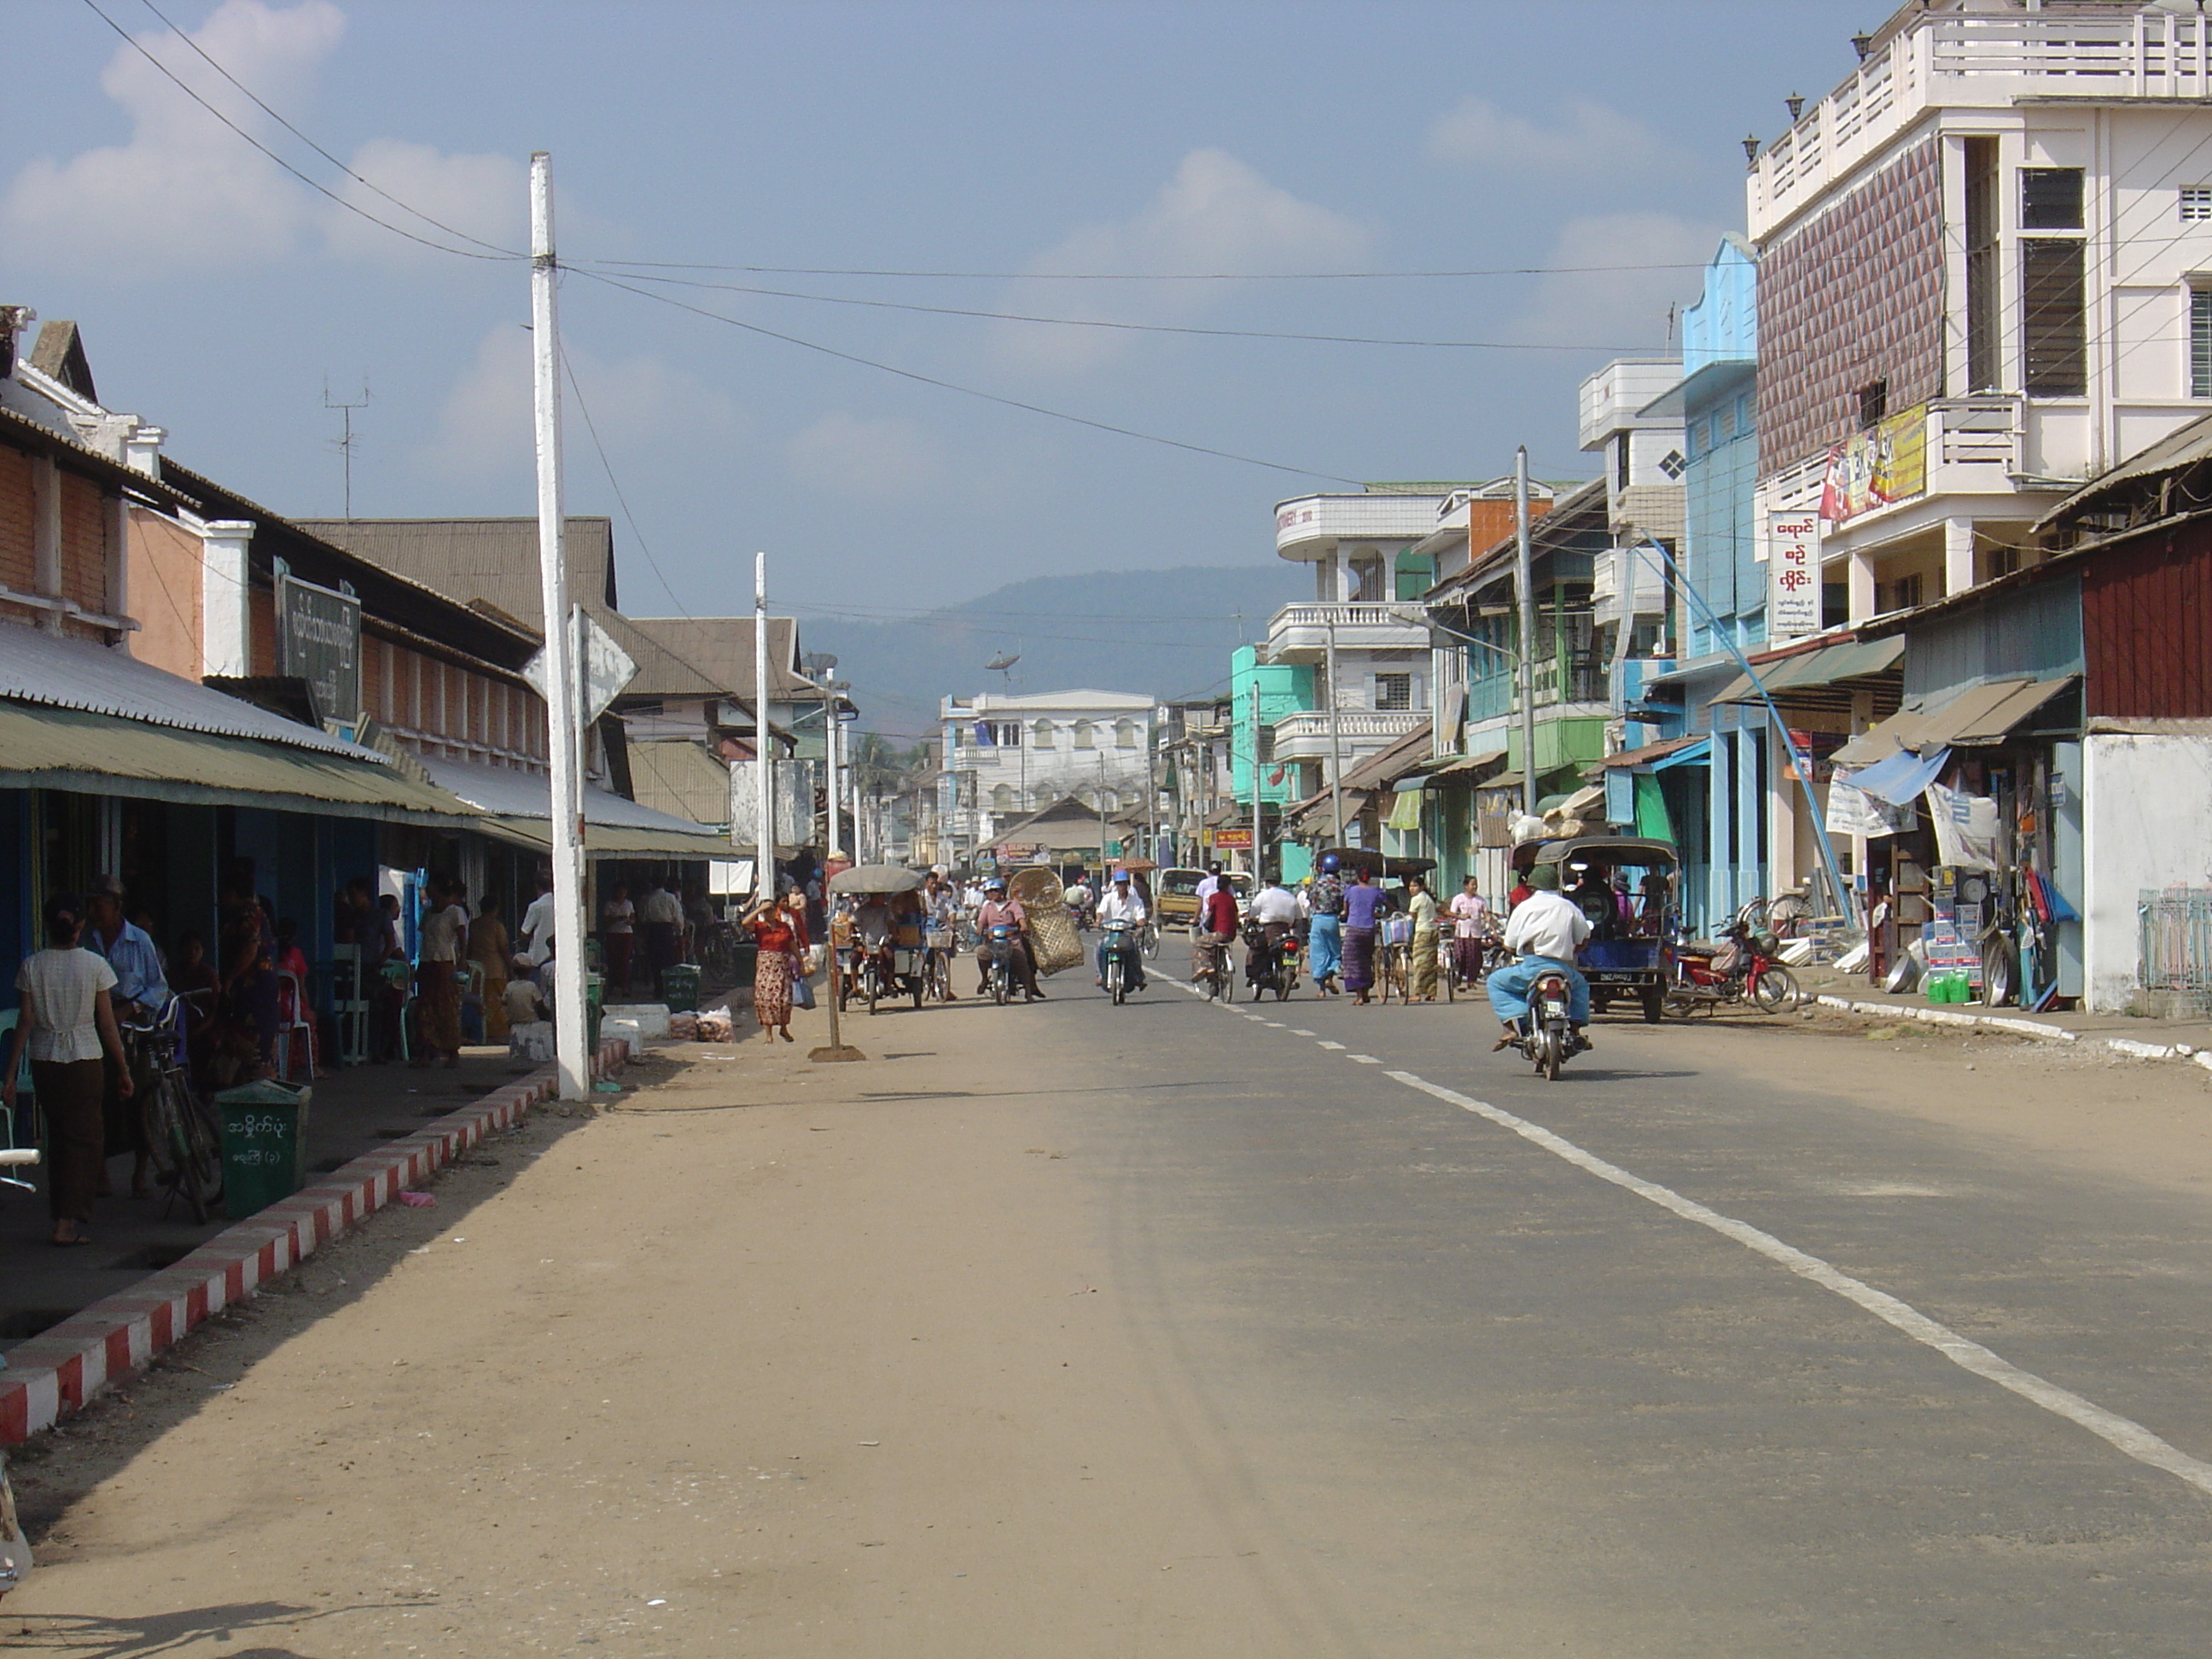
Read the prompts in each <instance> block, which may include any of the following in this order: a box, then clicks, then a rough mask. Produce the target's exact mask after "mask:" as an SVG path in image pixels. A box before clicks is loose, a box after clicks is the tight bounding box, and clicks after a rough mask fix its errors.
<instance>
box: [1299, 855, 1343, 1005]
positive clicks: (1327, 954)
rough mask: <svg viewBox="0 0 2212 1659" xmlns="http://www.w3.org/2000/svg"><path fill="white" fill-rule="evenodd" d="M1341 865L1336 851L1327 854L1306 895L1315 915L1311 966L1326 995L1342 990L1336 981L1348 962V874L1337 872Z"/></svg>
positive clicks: (1309, 936)
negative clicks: (1346, 924)
mask: <svg viewBox="0 0 2212 1659" xmlns="http://www.w3.org/2000/svg"><path fill="white" fill-rule="evenodd" d="M1341 867H1342V861H1341V860H1340V859H1338V857H1337V856H1336V854H1334V853H1329V854H1324V855H1323V857H1322V861H1321V875H1320V877H1319V878H1317V879H1316V881H1315V883H1314V884H1313V890H1312V891H1311V892H1310V893H1309V894H1308V895H1307V897H1306V908H1307V911H1308V913H1309V915H1310V916H1311V918H1312V925H1311V927H1310V929H1309V930H1308V932H1307V934H1306V958H1307V966H1308V969H1309V970H1310V972H1311V973H1312V975H1313V982H1314V989H1315V990H1316V991H1318V992H1319V993H1320V994H1322V995H1323V996H1325V997H1333V996H1338V995H1340V994H1342V993H1341V989H1340V987H1339V986H1338V984H1337V982H1336V976H1337V974H1338V972H1339V971H1340V969H1341V968H1342V965H1343V963H1344V878H1343V877H1342V876H1340V875H1339V874H1338V873H1337V872H1338V871H1339V870H1340V868H1341Z"/></svg>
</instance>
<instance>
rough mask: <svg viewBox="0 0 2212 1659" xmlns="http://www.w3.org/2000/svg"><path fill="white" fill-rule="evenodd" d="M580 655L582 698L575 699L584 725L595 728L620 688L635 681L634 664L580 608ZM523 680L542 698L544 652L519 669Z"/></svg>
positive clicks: (582, 608)
mask: <svg viewBox="0 0 2212 1659" xmlns="http://www.w3.org/2000/svg"><path fill="white" fill-rule="evenodd" d="M574 616H575V619H576V628H577V633H578V635H579V636H580V637H579V643H580V645H581V647H582V650H581V652H580V653H579V654H580V655H581V656H582V658H583V659H584V684H583V686H582V688H581V691H582V695H581V696H580V697H579V698H578V699H577V701H578V702H579V703H580V705H581V707H582V710H583V715H584V719H583V724H584V725H586V726H592V725H596V724H597V723H598V721H599V716H600V715H602V714H605V713H606V712H607V710H608V709H609V708H611V707H612V706H613V704H614V700H615V699H616V698H617V697H619V696H622V694H623V688H625V687H626V686H628V685H629V683H630V682H631V681H632V680H634V679H635V678H637V665H636V664H635V663H634V662H632V661H631V660H630V656H629V652H627V651H625V650H623V648H622V647H620V646H619V645H617V644H616V643H615V641H614V636H613V635H611V634H610V633H608V632H607V630H606V629H604V628H602V627H600V626H599V623H596V622H594V621H593V620H592V614H591V612H589V611H586V610H585V609H584V607H583V606H581V605H578V606H577V607H576V608H575V611H574ZM522 678H525V679H526V680H528V681H529V682H530V684H532V686H533V687H535V688H536V689H537V692H538V696H541V697H542V696H544V695H545V653H544V652H543V651H540V652H539V653H538V654H537V655H536V656H534V657H532V659H530V660H529V661H528V662H526V663H525V664H524V665H523V667H522Z"/></svg>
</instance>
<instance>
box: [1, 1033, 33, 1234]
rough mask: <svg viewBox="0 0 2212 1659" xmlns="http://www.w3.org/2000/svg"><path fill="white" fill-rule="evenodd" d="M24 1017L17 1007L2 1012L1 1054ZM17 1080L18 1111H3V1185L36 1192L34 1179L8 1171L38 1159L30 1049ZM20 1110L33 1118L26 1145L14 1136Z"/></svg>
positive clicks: (28, 1118)
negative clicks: (29, 1139)
mask: <svg viewBox="0 0 2212 1659" xmlns="http://www.w3.org/2000/svg"><path fill="white" fill-rule="evenodd" d="M21 1018H22V1011H21V1009H17V1008H9V1009H8V1010H6V1011H5V1012H0V1055H4V1054H6V1053H7V1052H8V1045H9V1043H11V1042H14V1041H15V1025H16V1023H17V1021H18V1020H20V1019H21ZM0 1063H4V1061H0ZM16 1082H17V1085H18V1093H17V1095H16V1097H15V1098H16V1109H15V1111H12V1112H6V1111H0V1187H18V1188H21V1189H22V1190H23V1191H25V1192H27V1193H34V1192H36V1191H38V1190H39V1189H38V1188H36V1187H35V1186H33V1184H32V1183H31V1182H27V1181H25V1180H23V1179H21V1177H20V1176H14V1175H11V1174H9V1171H10V1170H19V1169H27V1168H29V1167H30V1166H31V1165H33V1164H36V1163H37V1162H38V1161H39V1147H38V1124H37V1121H36V1112H37V1105H38V1103H37V1098H36V1097H34V1096H33V1095H31V1094H30V1093H29V1090H30V1087H31V1060H30V1051H29V1050H28V1049H26V1050H25V1051H24V1055H23V1066H22V1070H21V1072H20V1073H18V1074H17V1078H16ZM19 1113H20V1114H21V1115H22V1116H23V1117H24V1118H25V1119H27V1120H28V1121H30V1122H31V1144H30V1145H29V1146H20V1145H18V1144H17V1142H16V1139H15V1121H16V1117H17V1115H18V1114H19Z"/></svg>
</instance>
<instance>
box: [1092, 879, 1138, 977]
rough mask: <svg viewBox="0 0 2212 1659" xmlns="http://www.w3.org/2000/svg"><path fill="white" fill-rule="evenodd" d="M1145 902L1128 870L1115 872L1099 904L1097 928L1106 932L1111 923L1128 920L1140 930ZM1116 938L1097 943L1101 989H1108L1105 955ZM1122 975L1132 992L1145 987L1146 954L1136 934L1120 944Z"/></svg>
mask: <svg viewBox="0 0 2212 1659" xmlns="http://www.w3.org/2000/svg"><path fill="white" fill-rule="evenodd" d="M1145 915H1146V910H1145V901H1144V900H1143V898H1142V897H1140V896H1139V895H1138V892H1137V890H1136V888H1135V887H1134V886H1133V885H1132V884H1131V883H1130V880H1129V872H1127V870H1116V871H1115V872H1114V882H1113V884H1112V885H1111V886H1109V888H1107V890H1106V896H1105V897H1103V898H1102V899H1100V900H1099V901H1098V926H1099V927H1101V928H1102V929H1103V927H1105V926H1106V924H1107V923H1108V922H1109V921H1127V922H1130V923H1132V924H1133V925H1134V926H1136V927H1143V926H1144V925H1145ZM1113 943H1114V936H1113V935H1112V934H1110V933H1109V934H1105V935H1104V936H1103V937H1102V938H1101V939H1099V941H1098V988H1099V989H1100V990H1102V991H1103V990H1104V989H1105V988H1106V952H1107V951H1109V949H1111V948H1112V946H1113ZM1121 956H1122V961H1123V965H1122V969H1121V971H1122V974H1123V975H1124V976H1125V977H1126V978H1127V981H1128V988H1129V989H1130V990H1132V991H1141V990H1143V989H1144V988H1145V953H1144V952H1143V951H1140V950H1139V949H1138V948H1137V940H1136V936H1135V935H1134V934H1129V935H1127V936H1125V938H1124V940H1123V943H1122V945H1121Z"/></svg>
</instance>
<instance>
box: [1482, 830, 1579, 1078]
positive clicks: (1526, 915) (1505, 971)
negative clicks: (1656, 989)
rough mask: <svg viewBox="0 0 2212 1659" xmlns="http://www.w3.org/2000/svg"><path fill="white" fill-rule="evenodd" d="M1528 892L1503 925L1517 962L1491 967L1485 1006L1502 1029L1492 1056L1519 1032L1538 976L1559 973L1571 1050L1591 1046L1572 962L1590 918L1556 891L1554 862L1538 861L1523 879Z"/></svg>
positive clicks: (1510, 949) (1557, 884)
mask: <svg viewBox="0 0 2212 1659" xmlns="http://www.w3.org/2000/svg"><path fill="white" fill-rule="evenodd" d="M1524 879H1525V880H1526V881H1527V883H1528V898H1527V899H1525V900H1523V901H1522V904H1521V907H1520V908H1518V909H1516V910H1515V911H1514V913H1513V919H1512V920H1511V921H1509V922H1507V923H1506V924H1505V948H1506V949H1507V950H1509V951H1512V952H1513V953H1514V954H1515V955H1516V956H1517V957H1519V958H1520V960H1519V961H1517V962H1515V963H1510V964H1509V965H1507V966H1506V967H1504V968H1499V969H1494V970H1493V971H1492V974H1491V975H1490V978H1489V980H1488V981H1486V989H1487V990H1488V991H1489V993H1490V1006H1491V1007H1492V1010H1494V1011H1495V1012H1496V1013H1497V1015H1498V1024H1500V1025H1501V1026H1502V1027H1504V1030H1503V1031H1502V1032H1501V1033H1500V1035H1499V1036H1498V1041H1497V1042H1495V1043H1493V1044H1492V1046H1491V1051H1492V1053H1493V1054H1494V1053H1496V1052H1497V1051H1498V1049H1500V1048H1504V1047H1505V1046H1506V1045H1507V1044H1509V1043H1510V1042H1513V1041H1514V1040H1515V1039H1516V1037H1518V1036H1520V1034H1521V1022H1522V1020H1524V1019H1526V1018H1528V990H1529V987H1531V986H1533V985H1534V984H1535V982H1536V980H1537V976H1538V975H1541V974H1545V973H1548V972H1554V971H1556V972H1558V973H1559V974H1562V975H1565V978H1566V981H1567V1002H1568V1013H1567V1018H1568V1020H1569V1022H1570V1023H1571V1024H1572V1025H1573V1026H1574V1030H1575V1046H1574V1052H1576V1053H1581V1052H1583V1050H1586V1049H1588V1048H1590V1047H1592V1044H1591V1042H1590V1040H1589V1036H1588V1035H1587V1033H1586V1032H1585V1030H1584V1029H1583V1028H1584V1027H1586V1026H1588V1025H1589V1017H1590V994H1589V981H1588V980H1586V979H1584V978H1583V975H1582V969H1579V968H1577V967H1576V966H1575V952H1576V951H1577V950H1578V949H1580V948H1581V945H1582V944H1583V940H1585V939H1588V938H1589V936H1590V924H1589V917H1588V916H1586V915H1583V912H1582V908H1581V907H1580V906H1579V905H1577V903H1576V902H1574V901H1573V900H1572V899H1571V898H1569V897H1567V896H1565V894H1564V893H1562V892H1560V891H1559V866H1558V865H1556V864H1539V865H1537V866H1534V868H1532V869H1531V870H1530V871H1529V872H1528V874H1527V876H1526V877H1525V878H1524Z"/></svg>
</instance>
